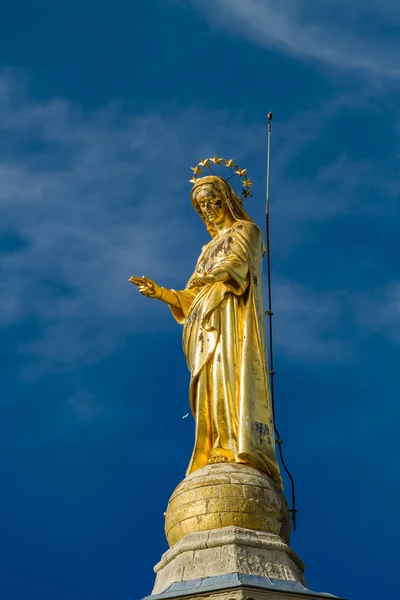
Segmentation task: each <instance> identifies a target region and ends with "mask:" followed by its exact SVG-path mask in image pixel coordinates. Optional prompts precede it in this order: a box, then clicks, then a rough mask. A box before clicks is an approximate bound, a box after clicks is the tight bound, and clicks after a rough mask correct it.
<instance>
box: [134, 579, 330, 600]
mask: <svg viewBox="0 0 400 600" xmlns="http://www.w3.org/2000/svg"><path fill="white" fill-rule="evenodd" d="M296 597H297V598H298V599H299V600H300V599H303V600H329V598H330V599H331V600H341V599H340V598H337V596H332V595H331V594H318V593H315V592H311V591H310V590H308V589H307V588H305V587H304V586H302V585H301V584H300V583H297V581H284V580H281V579H272V578H269V577H257V576H256V575H242V574H241V573H230V574H229V575H220V576H218V577H208V578H207V579H195V580H191V581H183V582H181V583H173V584H172V585H171V586H170V587H169V588H168V589H167V590H165V591H164V592H163V593H161V594H157V595H155V596H148V597H147V598H144V600H172V599H173V598H182V600H294V598H296Z"/></svg>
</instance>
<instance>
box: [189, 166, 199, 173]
mask: <svg viewBox="0 0 400 600" xmlns="http://www.w3.org/2000/svg"><path fill="white" fill-rule="evenodd" d="M190 168H191V169H192V171H193V173H194V174H195V175H200V173H201V169H200V167H199V165H196V166H195V167H190Z"/></svg>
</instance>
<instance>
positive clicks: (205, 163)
mask: <svg viewBox="0 0 400 600" xmlns="http://www.w3.org/2000/svg"><path fill="white" fill-rule="evenodd" d="M208 160H209V159H208V158H204V159H203V160H201V161H200V162H199V165H201V166H202V167H206V166H207V165H208Z"/></svg>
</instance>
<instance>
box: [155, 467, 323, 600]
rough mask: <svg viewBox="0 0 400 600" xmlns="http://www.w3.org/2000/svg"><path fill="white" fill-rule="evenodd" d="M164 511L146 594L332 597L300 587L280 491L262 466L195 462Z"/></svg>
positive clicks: (162, 597) (159, 599)
mask: <svg viewBox="0 0 400 600" xmlns="http://www.w3.org/2000/svg"><path fill="white" fill-rule="evenodd" d="M165 517H166V518H165V530H166V536H167V539H168V542H169V544H170V546H171V548H170V549H169V550H168V551H167V552H165V554H163V556H162V558H161V561H160V562H159V563H158V564H157V565H156V566H155V568H154V570H155V572H156V582H155V586H154V589H153V595H152V596H149V597H148V598H147V599H145V600H167V599H172V598H186V599H187V600H190V599H192V600H200V599H204V600H217V599H221V600H278V598H279V599H280V600H285V599H287V600H289V599H293V597H294V596H296V595H297V596H299V597H303V598H308V599H309V600H312V599H313V598H314V599H317V598H320V599H322V598H334V596H332V595H330V594H315V593H313V592H310V590H308V589H307V587H306V583H305V580H304V575H303V573H304V570H305V566H304V564H303V563H302V561H301V560H300V559H299V557H298V556H297V555H296V554H295V553H294V552H293V550H292V549H291V548H290V547H289V546H288V542H289V538H290V514H289V510H288V507H287V503H286V500H285V497H284V495H283V493H282V491H281V490H280V489H279V488H278V486H277V485H276V484H275V483H274V482H273V481H272V480H271V479H270V478H269V477H268V476H267V475H266V474H265V473H262V472H261V471H258V470H256V469H254V468H252V467H249V466H247V465H242V464H232V463H224V464H217V465H210V466H207V467H205V468H204V469H200V470H198V471H196V472H195V473H193V474H192V475H190V476H189V477H187V478H186V479H184V481H183V482H182V483H180V484H179V485H178V486H177V488H176V489H175V491H174V493H173V494H172V496H171V499H170V501H169V503H168V508H167V511H166V513H165Z"/></svg>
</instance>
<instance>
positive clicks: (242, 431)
mask: <svg viewBox="0 0 400 600" xmlns="http://www.w3.org/2000/svg"><path fill="white" fill-rule="evenodd" d="M208 160H212V162H214V164H216V163H217V161H218V164H219V162H220V161H222V160H223V159H219V158H218V157H214V159H205V160H203V161H200V163H199V165H201V166H204V165H205V164H207V162H208ZM225 163H226V165H227V166H230V167H234V168H238V169H239V167H238V166H237V165H235V163H234V162H233V160H225ZM194 169H196V167H195V168H194ZM241 172H242V173H243V176H244V177H247V175H246V171H245V170H241ZM246 183H247V181H246ZM249 183H250V182H249ZM192 203H193V206H194V208H195V209H196V211H197V212H198V213H199V215H200V216H201V218H202V219H203V221H204V222H205V224H206V226H207V229H208V231H209V232H210V234H211V236H212V238H213V239H212V240H211V241H210V242H209V243H208V244H207V245H206V246H204V247H203V249H202V252H201V254H200V256H199V259H198V261H197V264H196V267H195V270H194V272H193V274H192V276H191V277H190V278H189V281H188V283H187V284H186V286H185V288H184V289H182V290H169V289H165V288H162V287H160V286H159V285H158V284H156V283H155V282H154V281H152V280H151V279H148V278H146V277H142V278H138V277H132V278H131V279H130V281H131V282H132V283H134V284H135V285H137V286H138V288H139V290H140V292H141V293H142V294H144V295H146V296H149V297H153V298H158V299H160V300H162V301H163V302H166V303H167V304H168V305H169V306H170V309H171V311H172V314H173V315H174V317H175V319H176V320H177V321H178V322H179V323H181V324H182V325H183V349H184V352H185V356H186V360H187V365H188V367H189V370H190V373H191V381H190V392H189V395H190V406H191V409H192V413H193V416H194V418H195V423H196V429H195V444H194V450H193V454H192V458H191V460H190V464H189V467H188V470H187V474H188V475H189V474H190V473H193V472H195V471H197V470H198V469H201V468H203V467H205V466H206V465H208V464H210V463H219V462H222V461H224V462H225V461H226V462H231V463H238V464H240V463H242V464H247V465H251V466H252V467H255V468H257V469H260V470H262V471H264V472H265V473H266V474H268V475H269V476H270V477H271V478H272V479H273V480H274V481H275V482H276V483H277V484H278V485H279V486H281V476H280V472H279V467H278V463H277V460H276V455H275V440H274V424H273V418H272V410H271V402H270V390H269V377H268V371H267V366H266V363H267V360H266V349H265V330H264V300H263V278H262V259H263V254H264V245H263V239H262V234H261V231H260V229H259V228H258V227H257V225H256V224H255V223H254V222H253V221H252V220H251V218H250V217H249V216H248V214H247V213H246V212H245V210H244V209H243V206H242V201H241V200H240V199H239V198H238V197H237V196H236V195H235V194H234V192H233V191H232V188H231V187H230V185H229V184H228V183H226V182H225V181H224V180H223V179H221V178H219V177H216V176H209V177H202V178H200V179H197V180H196V182H195V185H194V186H193V190H192ZM232 489H233V488H232ZM197 502H200V504H196V507H194V506H193V507H192V509H191V510H192V512H191V513H190V518H193V519H195V520H196V521H198V517H199V515H201V514H207V519H209V520H211V522H213V519H214V520H215V518H216V517H214V516H212V517H210V516H209V513H203V512H201V511H202V510H203V509H204V499H202V498H200V499H199V500H197V501H196V503H197ZM202 502H203V504H201V503H202ZM207 506H208V505H207ZM235 506H236V505H235ZM246 507H248V503H246V502H244V500H243V499H242V500H241V501H240V502H239V500H238V504H237V506H236V508H235V510H233V512H234V513H240V512H243V510H244V511H245V512H246V510H247V508H246ZM236 509H237V510H236ZM242 509H243V510H242ZM196 510H198V511H200V512H199V513H195V512H193V511H196ZM219 512H221V511H219ZM219 512H218V511H217V510H215V511H214V509H213V510H212V511H211V513H210V514H211V515H215V514H217V513H218V514H219ZM222 512H230V511H222ZM252 514H253V513H252ZM254 514H258V513H254ZM237 518H239V517H237ZM252 518H253V519H254V522H255V521H257V523H258V521H259V518H258V517H257V518H256V517H255V516H254V517H252ZM221 519H222V517H221ZM221 519H220V520H219V521H218V522H219V523H222V520H221ZM224 519H225V518H224ZM225 520H226V519H225ZM225 520H224V524H223V526H224V525H225Z"/></svg>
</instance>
